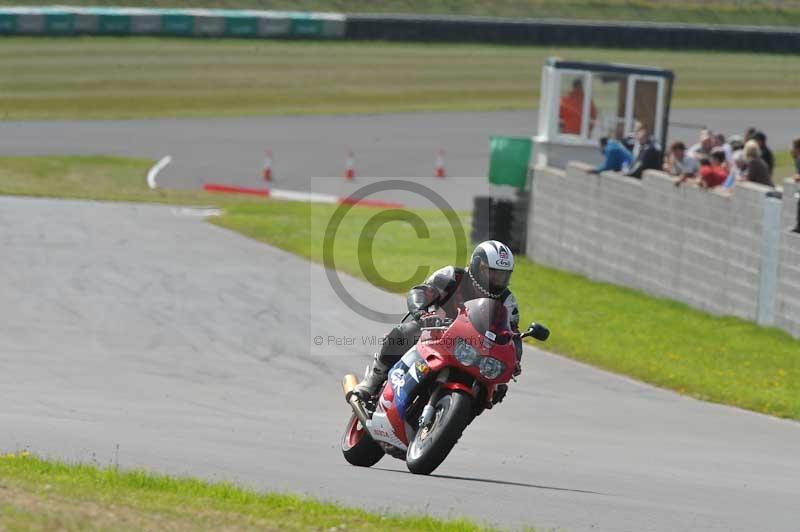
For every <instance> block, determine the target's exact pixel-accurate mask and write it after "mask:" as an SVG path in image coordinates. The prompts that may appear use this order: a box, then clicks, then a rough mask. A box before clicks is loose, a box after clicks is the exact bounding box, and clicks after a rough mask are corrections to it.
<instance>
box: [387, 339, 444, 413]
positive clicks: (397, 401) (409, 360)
mask: <svg viewBox="0 0 800 532" xmlns="http://www.w3.org/2000/svg"><path fill="white" fill-rule="evenodd" d="M431 374H432V372H431V368H430V366H429V365H428V363H427V362H425V361H424V360H423V359H422V357H421V356H420V355H419V353H418V352H417V348H416V347H412V348H411V349H409V350H408V351H407V352H406V354H405V355H403V358H401V359H400V360H399V361H398V362H397V364H395V365H394V366H393V367H392V369H391V370H389V376H388V384H389V386H387V387H386V388H389V387H391V391H392V392H393V398H392V401H393V402H394V407H395V408H396V409H397V414H398V415H399V416H400V419H402V420H405V419H406V409H407V408H408V406H409V404H410V403H411V401H412V399H414V397H416V395H417V394H416V391H417V387H418V386H419V385H420V384H422V383H425V382H426V381H427V379H428V377H429V376H430V375H431ZM385 391H386V389H384V392H385Z"/></svg>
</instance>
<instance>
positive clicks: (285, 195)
mask: <svg viewBox="0 0 800 532" xmlns="http://www.w3.org/2000/svg"><path fill="white" fill-rule="evenodd" d="M203 190H205V191H206V192H216V193H220V194H240V195H245V196H260V197H262V198H274V199H278V200H285V201H302V202H304V203H332V204H346V205H360V206H362V207H378V208H381V209H401V208H403V204H402V203H395V202H391V201H381V200H371V199H364V198H362V199H357V198H353V197H351V196H334V195H333V194H321V193H317V192H299V191H295V190H279V189H269V188H248V187H239V186H234V185H218V184H215V183H206V184H205V185H203Z"/></svg>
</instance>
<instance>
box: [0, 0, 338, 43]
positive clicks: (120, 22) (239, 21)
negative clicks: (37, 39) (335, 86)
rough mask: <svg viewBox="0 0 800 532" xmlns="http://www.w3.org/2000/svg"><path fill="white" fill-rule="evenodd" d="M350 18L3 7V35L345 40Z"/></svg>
mask: <svg viewBox="0 0 800 532" xmlns="http://www.w3.org/2000/svg"><path fill="white" fill-rule="evenodd" d="M345 23H346V19H345V16H344V15H342V14H338V13H301V12H283V11H251V10H227V9H144V8H142V9H139V8H98V7H86V8H82V7H67V6H63V7H62V6H58V7H31V8H21V7H6V8H0V35H150V36H158V35H162V36H164V35H167V36H173V37H233V38H304V39H325V38H330V39H341V38H343V37H344V35H345Z"/></svg>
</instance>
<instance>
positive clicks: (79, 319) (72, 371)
mask: <svg viewBox="0 0 800 532" xmlns="http://www.w3.org/2000/svg"><path fill="white" fill-rule="evenodd" d="M202 214H203V213H202V212H198V211H194V210H192V209H185V208H175V207H168V206H150V205H132V204H121V203H117V204H105V203H99V202H79V201H62V200H41V199H25V198H0V245H2V249H3V255H2V260H0V278H2V279H3V281H2V283H3V288H2V290H0V330H2V333H1V334H0V368H2V369H0V451H13V450H20V449H30V450H31V451H33V452H35V453H40V454H43V455H45V456H50V457H56V458H61V459H67V460H80V461H83V462H94V463H97V464H100V465H109V464H119V465H120V466H122V467H125V468H129V467H147V468H149V469H152V470H155V471H159V472H167V473H173V474H179V475H182V474H189V475H197V476H201V477H203V478H207V479H213V480H233V481H236V482H239V483H242V484H245V485H247V486H250V487H254V488H257V489H270V490H289V491H293V492H300V493H306V494H309V495H313V496H315V497H320V498H323V499H328V500H336V501H340V502H343V503H346V504H349V505H356V506H361V507H365V508H369V509H388V510H391V511H394V512H399V513H406V514H421V513H430V514H433V515H438V516H445V517H447V516H467V517H470V518H473V519H477V520H479V521H481V522H488V523H494V524H499V525H503V526H508V527H522V526H525V525H533V526H536V527H540V528H542V529H547V528H551V527H553V528H558V529H559V530H573V531H581V530H610V531H628V530H630V531H637V532H638V531H645V530H646V531H661V530H664V531H675V530H703V531H731V530H742V531H748V532H749V531H752V530H773V531H778V530H781V531H782V530H786V531H789V530H797V526H798V525H797V524H798V522H799V521H800V505H798V501H799V500H800V482H798V479H800V460H798V454H797V453H798V449H800V424H798V423H796V422H792V421H786V420H779V419H775V418H771V417H767V416H762V415H759V414H755V413H751V412H746V411H742V410H738V409H735V408H729V407H725V406H720V405H714V404H709V403H704V402H700V401H697V400H693V399H690V398H686V397H683V396H680V395H677V394H674V393H671V392H667V391H663V390H659V389H656V388H653V387H650V386H647V385H644V384H641V383H637V382H634V381H632V380H630V379H627V378H624V377H619V376H616V375H612V374H609V373H606V372H603V371H599V370H596V369H594V368H591V367H588V366H586V365H583V364H580V363H577V362H574V361H571V360H569V359H566V358H562V357H559V356H556V355H552V354H548V353H546V352H543V351H539V350H536V349H532V348H527V349H526V353H525V358H524V368H523V369H524V371H523V374H522V376H521V377H520V381H519V382H518V383H515V384H514V383H512V386H511V391H510V392H509V396H508V398H507V400H506V401H505V402H504V403H503V404H502V405H500V406H499V407H498V408H496V409H494V410H492V411H488V412H486V413H485V414H484V415H482V416H480V417H479V418H477V419H476V420H475V422H474V423H473V424H472V425H471V426H470V427H469V428H468V429H467V431H466V432H465V434H464V436H463V437H462V439H461V441H460V442H459V444H458V445H457V447H456V448H455V450H454V451H453V452H452V454H451V455H450V457H448V459H447V460H446V461H445V462H444V464H443V465H442V466H441V467H440V468H439V469H438V470H437V471H436V472H435V474H434V475H433V476H431V477H429V478H426V477H418V476H413V475H411V474H408V473H406V472H405V466H404V464H403V463H401V462H400V461H397V460H394V459H391V458H384V459H383V460H382V461H381V462H380V463H379V464H378V465H377V466H376V467H375V468H372V469H363V468H356V467H352V466H349V465H348V464H346V463H345V461H344V459H343V458H342V456H341V453H340V451H339V438H340V436H341V431H342V429H343V426H344V423H345V421H346V419H347V417H348V407H347V406H346V404H345V403H344V400H343V398H342V393H341V388H340V379H341V377H342V375H343V374H344V373H345V372H359V373H360V372H361V371H362V370H363V367H364V366H365V365H366V363H367V362H368V358H369V356H370V354H371V352H372V351H373V347H372V346H370V345H368V344H369V341H367V342H366V344H367V345H365V342H364V341H363V339H362V336H366V337H372V336H374V337H378V338H379V337H380V336H381V335H382V334H383V333H384V332H385V331H386V329H387V327H388V326H387V325H386V324H381V323H374V322H369V321H365V320H364V319H363V318H360V317H359V316H358V315H356V314H355V313H354V312H352V311H350V310H349V309H348V308H347V307H346V306H345V305H343V304H342V302H341V301H340V300H339V299H338V298H337V297H336V296H335V294H333V292H332V291H331V289H330V288H329V287H328V284H327V281H326V279H325V276H324V270H323V268H322V267H321V266H319V265H316V264H310V263H307V262H305V261H303V260H301V259H299V258H297V257H295V256H293V255H290V254H288V253H285V252H283V251H280V250H277V249H274V248H272V247H269V246H266V245H264V244H261V243H258V242H255V241H253V240H249V239H247V238H244V237H242V236H239V235H237V234H235V233H232V232H229V231H227V230H224V229H221V228H219V227H216V226H213V225H211V224H208V223H206V222H204V221H203V220H202V218H201V215H202ZM345 285H346V286H347V287H348V289H349V290H350V292H351V293H352V294H353V295H354V297H356V298H357V299H358V300H359V301H362V302H367V303H370V304H372V305H374V306H377V307H379V308H381V309H394V310H400V309H401V308H402V307H403V306H404V301H403V298H402V297H400V296H398V295H393V294H388V293H385V292H383V291H381V290H378V289H375V288H373V287H371V286H369V285H367V284H365V283H362V282H359V281H356V280H354V279H349V278H345ZM532 319H536V320H540V321H542V322H543V323H546V324H547V325H549V326H550V327H551V329H552V331H553V334H554V335H557V334H558V327H559V324H558V323H550V322H549V321H548V316H523V320H525V321H530V320H532ZM620 334H624V331H621V332H620ZM317 336H319V337H321V338H322V345H321V346H316V345H314V338H315V337H317ZM329 336H331V337H334V338H342V339H343V338H353V345H351V346H344V345H340V346H336V345H333V344H335V343H336V342H335V341H334V338H332V339H331V341H330V342H329V340H328V337H329ZM367 340H369V338H367ZM341 342H342V343H343V342H344V340H341Z"/></svg>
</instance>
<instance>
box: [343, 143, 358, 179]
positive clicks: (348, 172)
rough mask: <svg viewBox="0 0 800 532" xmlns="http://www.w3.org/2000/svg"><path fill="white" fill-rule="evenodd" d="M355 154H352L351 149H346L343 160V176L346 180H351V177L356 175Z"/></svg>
mask: <svg viewBox="0 0 800 532" xmlns="http://www.w3.org/2000/svg"><path fill="white" fill-rule="evenodd" d="M354 166H355V155H353V150H348V151H347V159H345V162H344V178H345V179H347V180H348V181H352V180H353V178H354V177H355V176H356V171H355V168H354Z"/></svg>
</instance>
